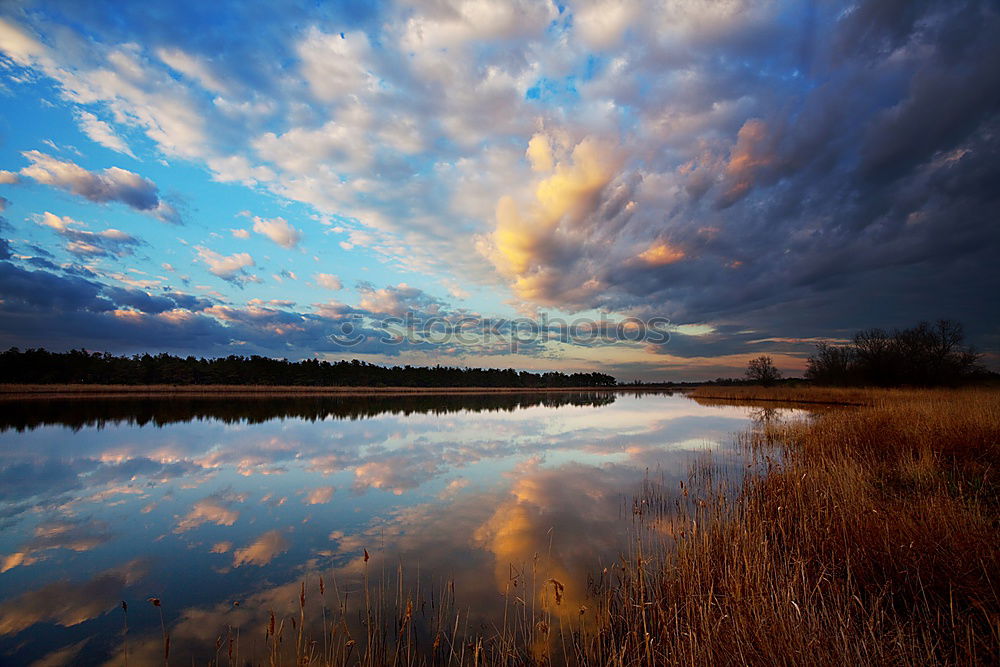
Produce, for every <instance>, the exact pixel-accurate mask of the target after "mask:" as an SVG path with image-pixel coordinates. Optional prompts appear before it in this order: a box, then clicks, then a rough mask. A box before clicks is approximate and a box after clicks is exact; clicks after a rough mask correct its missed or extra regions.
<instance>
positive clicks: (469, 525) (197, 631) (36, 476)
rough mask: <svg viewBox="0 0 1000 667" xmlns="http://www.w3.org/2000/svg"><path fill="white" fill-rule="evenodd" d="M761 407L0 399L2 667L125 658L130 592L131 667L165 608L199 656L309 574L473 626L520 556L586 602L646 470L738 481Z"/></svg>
mask: <svg viewBox="0 0 1000 667" xmlns="http://www.w3.org/2000/svg"><path fill="white" fill-rule="evenodd" d="M754 416H755V411H754V410H753V409H752V408H746V407H732V406H729V407H724V406H710V405H700V404H699V403H696V402H695V401H693V400H690V399H688V398H686V397H685V396H684V395H681V394H675V395H672V396H671V395H665V394H649V393H646V394H627V393H610V392H594V393H579V394H571V393H552V394H527V395H517V394H506V395H504V394H501V395H477V396H469V395H457V396H454V395H453V396H400V397H389V396H383V397H353V398H351V397H325V398H289V399H280V400H274V399H223V398H219V399H180V400H170V399H168V400H164V399H157V400H69V401H31V402H24V403H13V402H8V403H0V526H2V531H0V569H2V570H3V572H2V574H0V663H3V664H30V663H32V662H33V661H35V660H38V659H42V658H49V659H50V660H51V661H54V662H53V663H51V664H57V663H58V662H59V661H60V660H61V661H63V662H64V663H66V664H69V663H72V664H104V663H105V662H108V661H110V662H112V663H113V664H121V662H122V660H121V658H122V655H121V654H122V642H123V620H124V619H123V614H122V610H121V606H120V605H121V601H122V600H126V601H128V603H129V609H128V623H129V630H128V635H127V637H128V642H129V657H130V660H129V663H130V664H143V663H144V661H148V662H150V663H155V662H157V661H162V657H157V656H162V649H161V636H160V617H159V614H158V612H159V611H160V610H162V611H163V615H164V623H165V624H166V627H167V628H168V629H169V631H170V635H171V662H174V663H176V664H183V663H185V662H187V663H190V662H191V657H194V658H196V661H197V662H199V663H202V664H204V663H205V662H207V660H208V659H210V658H211V657H212V656H213V655H214V654H215V653H216V650H217V640H218V638H219V637H220V636H222V635H225V634H226V632H227V631H229V632H230V633H231V632H232V628H238V627H242V628H247V630H244V632H245V633H247V634H249V633H250V632H251V630H250V628H253V631H254V632H256V630H257V629H259V628H261V627H263V625H264V624H265V623H266V614H267V613H268V610H270V609H279V610H282V609H289V608H290V607H289V605H293V607H294V608H297V604H298V595H299V592H300V589H299V582H300V581H302V580H310V581H311V580H312V579H310V578H316V577H318V575H319V574H324V575H325V579H326V581H327V582H328V583H327V586H328V587H332V585H333V584H332V582H337V586H338V592H339V593H341V594H342V595H343V594H344V593H345V592H348V593H349V592H350V591H352V590H354V591H356V590H358V589H357V584H358V581H359V577H361V576H362V575H363V573H364V572H365V571H366V570H367V571H368V572H369V573H380V576H381V577H383V578H386V574H385V573H386V572H389V573H390V574H391V575H392V576H395V574H396V573H397V572H398V571H400V570H402V571H403V572H404V578H405V579H406V586H407V587H420V589H421V590H423V591H430V592H431V593H428V595H433V592H434V591H440V590H443V589H444V588H445V587H449V590H451V588H450V587H451V586H452V584H453V590H454V592H455V593H454V595H455V603H456V607H458V608H460V609H464V610H465V612H466V617H465V618H466V620H467V622H469V623H470V624H471V625H473V626H474V625H475V624H477V623H478V624H479V625H480V626H481V627H486V626H487V625H488V624H490V623H492V622H494V620H495V619H494V618H493V617H494V616H495V615H496V614H499V613H501V609H502V606H503V603H504V595H503V593H504V591H505V590H509V588H510V581H511V576H512V574H511V573H512V572H523V571H526V568H533V569H537V570H538V571H539V572H541V573H543V574H544V579H548V578H555V579H557V580H559V581H560V582H563V583H564V584H565V588H566V590H565V597H566V600H565V604H566V605H567V607H568V606H571V605H573V604H582V600H583V597H584V594H585V588H586V586H585V583H586V580H587V577H588V575H591V574H592V573H593V572H595V571H599V570H600V569H601V568H602V567H603V566H604V565H607V564H609V563H611V562H614V561H615V559H616V557H617V555H618V553H620V551H621V549H622V548H623V547H624V544H625V542H624V540H625V539H627V532H628V526H629V523H630V521H631V515H632V511H631V503H632V499H633V497H634V496H635V494H636V493H637V491H638V489H639V488H640V486H641V484H642V483H643V480H644V479H653V480H656V482H657V483H658V484H663V488H665V489H668V490H674V489H676V488H678V486H679V483H680V482H681V481H682V480H685V479H687V476H688V473H689V470H690V466H691V465H692V463H693V462H695V461H696V460H697V459H698V458H699V457H701V458H704V457H705V456H706V455H707V454H706V453H711V454H710V455H711V456H712V457H713V460H714V461H715V462H716V463H720V462H721V465H722V466H723V469H726V467H727V466H728V469H729V470H731V472H732V474H734V475H737V474H739V471H740V470H741V469H743V468H744V466H743V464H742V461H741V459H740V458H739V453H738V451H737V448H736V446H735V445H734V440H733V434H734V433H736V432H739V431H742V430H744V429H745V428H746V427H747V426H748V424H749V423H750V421H751V419H752V418H754ZM366 551H367V552H368V555H369V558H370V562H366V560H365V552H366ZM390 578H391V577H390ZM526 585H530V584H526ZM352 587H354V588H353V589H352ZM532 594H535V595H537V594H538V591H535V592H534V593H531V592H525V593H522V595H532ZM312 595H314V593H313V592H310V596H312ZM328 595H332V594H330V593H328ZM154 596H155V597H158V598H160V599H161V600H162V607H161V608H159V609H157V608H154V607H153V606H152V605H151V604H149V603H148V602H147V601H146V600H147V599H148V598H149V597H154ZM234 602H238V603H239V604H238V605H234ZM243 643H244V644H246V640H245V639H244V640H243ZM243 650H244V652H245V653H247V652H250V651H251V650H252V649H251V648H250V647H249V646H245V648H244V649H243Z"/></svg>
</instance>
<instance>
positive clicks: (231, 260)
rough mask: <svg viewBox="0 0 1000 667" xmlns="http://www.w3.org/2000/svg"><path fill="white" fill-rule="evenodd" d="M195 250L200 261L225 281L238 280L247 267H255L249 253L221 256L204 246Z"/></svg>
mask: <svg viewBox="0 0 1000 667" xmlns="http://www.w3.org/2000/svg"><path fill="white" fill-rule="evenodd" d="M195 250H197V251H198V259H200V260H201V261H202V262H204V263H205V264H206V265H207V266H208V270H209V272H211V273H212V274H214V275H216V276H218V277H220V278H222V279H223V280H234V279H237V278H238V277H239V276H240V274H243V273H244V269H245V268H246V267H248V266H254V260H253V257H251V256H250V253H247V252H239V253H235V254H232V255H220V254H219V253H217V252H215V251H214V250H209V249H208V248H206V247H204V246H195Z"/></svg>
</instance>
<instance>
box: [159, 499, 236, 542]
mask: <svg viewBox="0 0 1000 667" xmlns="http://www.w3.org/2000/svg"><path fill="white" fill-rule="evenodd" d="M236 502H240V498H238V497H234V496H232V495H231V494H216V495H212V496H209V497H207V498H203V499H201V500H199V501H198V502H196V503H195V504H194V505H193V506H192V507H191V511H190V512H188V513H187V514H186V515H184V516H183V517H181V519H180V520H179V521H178V522H177V525H176V526H174V532H175V533H183V532H186V531H188V530H191V529H192V528H197V527H198V526H200V525H202V524H204V523H214V524H215V525H217V526H232V525H233V524H234V523H236V520H237V519H239V518H240V511H239V510H238V509H234V508H233V504H234V503H236Z"/></svg>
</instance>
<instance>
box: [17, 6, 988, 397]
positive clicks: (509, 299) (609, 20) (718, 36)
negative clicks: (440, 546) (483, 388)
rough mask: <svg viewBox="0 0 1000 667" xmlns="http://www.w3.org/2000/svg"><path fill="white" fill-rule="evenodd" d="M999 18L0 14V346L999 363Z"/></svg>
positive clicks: (199, 352)
mask: <svg viewBox="0 0 1000 667" xmlns="http://www.w3.org/2000/svg"><path fill="white" fill-rule="evenodd" d="M997 34H1000V8H998V6H997V4H996V3H995V2H975V1H972V2H962V1H960V0H948V1H942V2H932V1H917V0H873V1H862V2H856V3H848V2H844V3H841V2H825V1H820V0H815V1H808V0H803V1H798V2H796V1H788V2H782V1H775V2H769V1H765V0H759V1H755V0H616V1H605V0H587V1H581V2H557V3H550V2H544V1H537V2H535V1H527V0H512V1H511V2H492V1H487V0H400V1H398V2H388V1H386V2H367V1H366V2H362V1H358V2H354V1H344V2H332V3H315V2H294V1H291V2H281V3H275V2H253V1H249V2H225V1H220V2H212V3H205V2H189V1H186V0H177V1H174V2H170V3H157V4H156V5H155V6H154V5H152V4H150V3H145V2H120V1H111V0H92V1H91V2H87V3H79V2H75V1H70V0H67V1H61V0H46V2H30V1H27V2H25V1H20V0H7V1H6V2H4V3H2V4H0V216H2V219H0V346H3V347H4V348H6V347H9V346H15V345H16V346H19V347H22V348H23V347H35V346H44V347H47V348H49V349H57V350H66V349H71V348H84V349H88V350H97V351H109V352H114V353H127V354H133V353H139V352H161V351H163V352H170V353H174V354H182V355H187V354H193V355H196V356H224V355H228V354H244V355H246V354H262V355H267V356H272V357H285V358H289V359H302V358H313V357H316V358H320V359H330V360H336V359H344V358H347V359H351V358H358V359H363V360H366V361H371V362H376V363H384V364H437V363H441V364H447V365H460V366H490V367H513V368H518V369H528V370H562V371H602V372H608V373H611V374H613V375H615V376H616V377H618V378H619V380H632V379H642V380H661V379H662V380H683V379H706V378H714V377H718V376H730V375H735V374H739V373H741V372H742V369H743V368H744V367H745V365H746V361H747V360H748V359H749V358H751V357H754V356H757V355H760V354H769V355H771V356H772V357H773V358H774V360H775V362H776V364H777V365H778V366H779V368H781V369H783V370H784V371H785V372H786V373H788V374H790V375H797V374H801V373H802V372H803V370H804V368H805V359H806V358H807V357H808V355H809V354H810V353H811V352H812V350H813V349H814V346H815V344H816V343H817V342H824V341H828V342H834V343H837V342H841V341H846V340H847V339H848V338H849V337H850V336H851V335H853V333H854V332H855V331H857V330H859V329H863V328H867V327H872V326H882V327H887V328H893V327H905V326H909V325H912V324H915V323H916V322H918V321H920V320H933V319H937V318H942V317H947V318H952V319H956V320H959V321H960V322H962V323H963V324H964V325H965V329H966V333H967V335H968V339H969V341H970V342H971V343H972V344H973V345H974V346H975V347H976V348H977V349H978V350H979V351H980V352H982V353H983V354H984V361H985V363H986V364H987V365H988V366H991V367H993V368H997V367H1000V307H998V299H997V296H996V295H997V294H1000V271H998V270H997V268H996V267H997V260H996V256H997V252H998V251H1000V227H998V218H1000V41H998V40H997V39H996V35H997ZM665 322H669V326H667V325H665V324H664V323H665ZM564 325H565V326H564ZM569 325H574V326H573V327H572V328H570V326H569ZM665 333H668V334H669V335H664V334H665Z"/></svg>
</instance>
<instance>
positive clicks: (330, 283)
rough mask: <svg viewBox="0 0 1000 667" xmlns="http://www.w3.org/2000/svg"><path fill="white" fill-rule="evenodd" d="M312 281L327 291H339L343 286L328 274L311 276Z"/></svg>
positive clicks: (338, 280)
mask: <svg viewBox="0 0 1000 667" xmlns="http://www.w3.org/2000/svg"><path fill="white" fill-rule="evenodd" d="M313 280H315V281H316V284H317V285H319V286H320V287H325V288H326V289H328V290H339V289H341V288H342V287H343V286H344V285H343V283H341V282H340V278H338V277H337V276H335V275H332V274H329V273H317V274H316V275H314V276H313Z"/></svg>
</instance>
